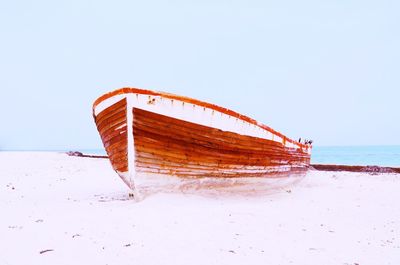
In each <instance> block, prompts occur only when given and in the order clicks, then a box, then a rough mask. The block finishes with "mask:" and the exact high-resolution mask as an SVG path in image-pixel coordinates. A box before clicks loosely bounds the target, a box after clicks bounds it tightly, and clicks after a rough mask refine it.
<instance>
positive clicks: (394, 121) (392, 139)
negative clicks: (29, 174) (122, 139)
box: [0, 0, 400, 150]
mask: <svg viewBox="0 0 400 265" xmlns="http://www.w3.org/2000/svg"><path fill="white" fill-rule="evenodd" d="M399 10H400V2H399V1H394V0H393V1H386V0H382V1H378V0H376V1H368V0H363V1H361V0H360V1H351V0H347V1H344V0H343V1H341V0H336V1H307V0H306V1H289V0H283V1H252V0H250V1H207V0H206V1H132V0H130V1H119V0H114V1H101V0H97V1H85V0H70V1H42V0H37V1H18V0H17V1H2V2H1V3H0V34H1V41H0V92H1V93H0V150H60V149H68V150H77V149H99V148H102V143H101V140H100V137H99V135H98V133H97V130H96V127H95V124H94V121H93V117H92V109H91V108H92V103H93V101H94V100H95V99H96V98H97V97H99V96H101V95H102V94H104V93H106V92H109V91H112V90H114V89H117V88H120V87H127V86H130V87H139V88H146V89H152V90H157V91H165V92H171V93H175V94H179V95H183V96H189V97H193V98H197V99H200V100H204V101H208V102H210V103H214V104H217V105H221V106H224V107H228V108H230V109H232V110H235V111H237V112H239V113H242V114H245V115H248V116H250V117H252V118H254V119H256V120H258V121H259V122H262V123H264V124H267V125H268V126H270V127H272V128H274V129H275V130H277V131H279V132H281V133H283V134H285V135H286V136H288V137H290V138H293V139H298V138H299V137H302V138H308V139H312V140H314V144H315V145H320V146H325V145H400V122H399V121H400V106H399V105H400V104H399V102H400V49H399V47H400V16H399Z"/></svg>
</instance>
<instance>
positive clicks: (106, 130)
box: [95, 98, 128, 172]
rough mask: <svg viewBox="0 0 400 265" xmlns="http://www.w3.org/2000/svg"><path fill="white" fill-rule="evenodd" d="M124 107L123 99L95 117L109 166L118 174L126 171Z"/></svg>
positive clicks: (126, 149)
mask: <svg viewBox="0 0 400 265" xmlns="http://www.w3.org/2000/svg"><path fill="white" fill-rule="evenodd" d="M126 105H127V103H126V99H125V98H124V99H122V100H120V101H118V102H117V103H115V104H113V105H111V106H110V107H108V108H106V109H105V110H103V111H102V112H101V113H99V114H98V115H97V116H95V122H96V126H97V130H98V131H99V133H100V137H101V140H102V141H103V145H104V147H105V149H106V152H107V155H108V157H109V159H110V161H111V165H112V166H113V168H114V170H116V171H118V172H127V171H128V147H127V144H128V141H127V124H126Z"/></svg>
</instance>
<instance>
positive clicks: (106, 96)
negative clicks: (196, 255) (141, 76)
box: [93, 87, 310, 148]
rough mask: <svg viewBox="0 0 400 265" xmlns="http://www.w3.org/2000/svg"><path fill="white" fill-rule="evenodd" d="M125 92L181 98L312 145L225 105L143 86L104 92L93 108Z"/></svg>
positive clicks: (288, 139)
mask: <svg viewBox="0 0 400 265" xmlns="http://www.w3.org/2000/svg"><path fill="white" fill-rule="evenodd" d="M123 94H126V95H128V94H137V95H149V96H160V97H162V98H165V99H170V100H172V101H174V100H179V101H183V102H186V103H189V104H193V105H196V106H200V107H203V108H208V109H211V110H215V111H218V112H220V113H224V114H226V115H229V116H231V117H234V118H237V119H239V120H242V121H246V122H249V123H250V124H253V125H255V126H258V127H260V128H262V129H264V130H266V131H268V132H270V133H272V134H274V135H276V136H278V137H281V138H282V139H283V142H288V143H292V144H294V145H296V146H299V147H302V148H309V147H310V146H308V145H306V144H302V143H299V142H297V141H295V140H292V139H290V138H288V137H286V136H285V135H283V134H282V133H280V132H278V131H275V130H274V129H272V128H271V127H269V126H267V125H265V124H260V123H259V122H257V121H256V120H254V119H252V118H250V117H248V116H245V115H242V114H240V113H237V112H235V111H233V110H230V109H227V108H224V107H220V106H217V105H215V104H211V103H208V102H204V101H200V100H197V99H193V98H189V97H183V96H179V95H174V94H170V93H165V92H157V91H152V90H147V89H141V88H133V87H124V88H120V89H117V90H114V91H112V92H109V93H107V94H104V95H102V96H101V97H99V98H98V99H97V100H96V101H95V102H94V103H93V110H94V109H95V108H96V107H97V105H99V104H100V103H101V102H103V101H104V100H106V99H109V98H111V97H114V96H116V95H123Z"/></svg>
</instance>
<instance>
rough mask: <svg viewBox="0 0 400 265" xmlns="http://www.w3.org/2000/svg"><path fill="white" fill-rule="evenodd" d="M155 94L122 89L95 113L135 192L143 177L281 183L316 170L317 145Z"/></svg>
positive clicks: (115, 161) (104, 100) (214, 108)
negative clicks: (261, 179) (136, 182)
mask: <svg viewBox="0 0 400 265" xmlns="http://www.w3.org/2000/svg"><path fill="white" fill-rule="evenodd" d="M151 93H154V94H151ZM151 93H150V92H149V91H146V90H140V89H131V90H126V89H125V91H124V90H121V91H120V93H115V94H110V95H109V97H106V98H100V100H98V101H97V102H95V105H94V109H93V110H94V112H93V114H94V119H95V122H96V125H97V129H98V131H99V133H100V136H101V138H102V141H103V144H104V147H105V149H106V151H107V154H108V156H109V158H110V162H111V164H112V166H113V168H114V169H115V171H116V172H117V173H118V174H119V176H120V177H121V178H122V179H123V180H124V182H125V183H126V184H127V185H128V186H129V187H132V185H133V177H134V176H135V175H136V174H162V175H174V176H179V177H224V178H234V177H273V176H277V175H282V174H288V173H296V172H304V171H305V170H307V168H308V166H309V164H310V155H311V146H309V145H303V144H300V143H297V142H294V141H293V140H290V139H289V138H287V137H285V136H283V135H282V134H280V133H278V132H276V131H274V130H272V129H270V128H269V127H267V126H265V125H261V124H259V123H257V122H255V121H253V120H251V119H250V118H248V117H246V116H243V115H240V114H237V113H235V112H232V111H230V110H227V109H223V108H220V107H217V106H214V105H211V104H208V103H204V102H200V101H196V100H192V99H188V98H184V97H181V98H180V97H178V96H175V95H170V94H163V93H158V92H151ZM171 97H172V98H171Z"/></svg>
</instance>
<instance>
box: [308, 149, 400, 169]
mask: <svg viewBox="0 0 400 265" xmlns="http://www.w3.org/2000/svg"><path fill="white" fill-rule="evenodd" d="M311 163H312V164H337V165H376V166H394V167H400V146H314V147H313V150H312V155H311Z"/></svg>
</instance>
